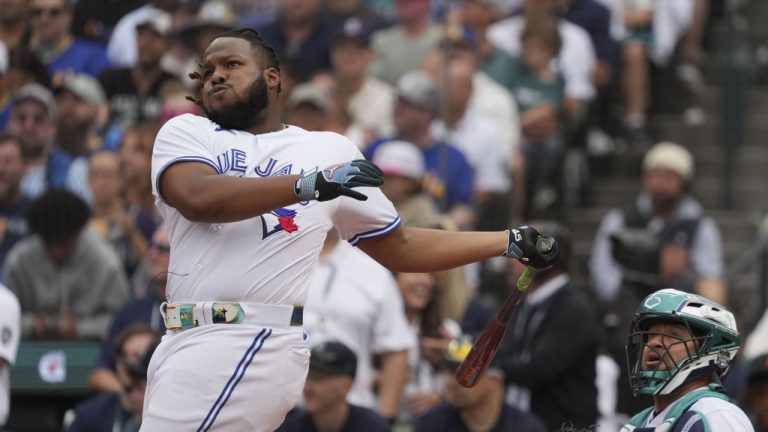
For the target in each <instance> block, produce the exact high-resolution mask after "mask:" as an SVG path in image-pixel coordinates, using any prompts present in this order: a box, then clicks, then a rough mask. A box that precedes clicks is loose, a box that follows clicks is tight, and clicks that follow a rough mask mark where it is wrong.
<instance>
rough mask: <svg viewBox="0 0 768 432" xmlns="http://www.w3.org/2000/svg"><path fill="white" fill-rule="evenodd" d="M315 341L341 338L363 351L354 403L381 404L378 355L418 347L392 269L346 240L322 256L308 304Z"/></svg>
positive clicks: (351, 396) (306, 327)
mask: <svg viewBox="0 0 768 432" xmlns="http://www.w3.org/2000/svg"><path fill="white" fill-rule="evenodd" d="M304 330H305V331H306V332H307V333H308V334H309V342H310V344H311V345H317V344H320V343H322V342H325V341H329V340H335V341H339V342H341V343H343V344H345V345H347V346H348V347H349V348H350V349H352V351H354V352H355V354H356V355H357V372H356V375H355V383H354V385H353V386H352V390H351V391H350V392H349V394H348V395H347V399H348V400H349V402H350V403H352V404H355V405H360V406H364V407H367V408H371V409H376V397H375V395H374V392H373V384H374V378H375V377H374V368H373V356H374V355H376V354H382V353H387V352H396V351H406V350H410V349H411V348H412V347H413V338H411V337H410V331H409V329H408V322H407V321H406V319H405V312H404V311H403V302H402V299H401V297H400V291H399V289H398V286H397V282H395V278H394V277H393V276H392V273H390V271H389V270H387V269H386V268H384V267H382V266H381V264H379V263H377V262H376V261H374V260H373V259H372V258H370V257H369V256H368V255H366V254H364V253H363V252H361V251H360V250H358V249H357V248H354V247H352V246H350V245H349V244H347V243H346V242H339V243H338V244H337V245H336V247H334V249H333V250H332V251H331V253H329V254H328V255H327V256H325V257H323V258H321V259H320V261H319V262H318V266H317V271H316V272H315V274H314V276H313V277H312V279H311V282H310V287H309V296H308V298H307V303H306V305H305V307H304Z"/></svg>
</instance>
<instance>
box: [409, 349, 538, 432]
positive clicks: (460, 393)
mask: <svg viewBox="0 0 768 432" xmlns="http://www.w3.org/2000/svg"><path fill="white" fill-rule="evenodd" d="M472 344H473V342H472V338H471V337H469V336H461V337H459V338H457V339H455V340H453V341H451V342H450V343H449V344H448V349H447V350H446V352H445V358H444V359H443V363H444V366H445V368H446V370H447V371H448V372H449V373H450V374H449V375H450V376H448V377H446V378H447V379H446V381H447V385H446V387H445V390H444V391H443V398H444V400H445V402H443V403H442V404H440V405H438V406H436V407H435V408H432V409H431V410H430V411H428V412H427V413H426V414H424V416H422V417H421V418H420V419H419V420H418V421H417V422H416V427H415V428H414V432H432V431H441V432H469V431H489V432H503V431H516V432H544V431H546V430H547V429H546V427H545V426H544V423H542V422H541V420H540V419H539V418H538V417H536V416H535V415H533V414H531V413H527V412H524V411H521V410H520V409H518V408H515V407H513V406H511V405H510V404H508V403H507V402H505V401H504V393H505V388H504V372H502V371H501V369H499V368H498V367H497V366H496V365H495V364H491V366H490V367H489V368H488V369H487V370H485V371H483V373H482V374H483V375H482V376H481V377H480V378H479V379H478V381H477V383H476V384H475V385H474V386H473V387H462V386H461V385H459V383H458V381H456V379H455V378H454V376H453V375H454V373H455V371H456V369H458V367H459V365H460V364H461V362H462V361H464V359H465V358H466V357H467V355H468V354H469V352H470V350H471V349H472Z"/></svg>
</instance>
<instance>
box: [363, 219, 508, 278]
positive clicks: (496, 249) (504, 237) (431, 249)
mask: <svg viewBox="0 0 768 432" xmlns="http://www.w3.org/2000/svg"><path fill="white" fill-rule="evenodd" d="M508 241H509V236H508V233H507V232H506V231H495V232H455V231H443V230H433V229H424V228H411V227H409V228H399V229H397V230H395V231H394V232H392V233H391V234H389V235H386V236H384V237H380V238H377V239H369V240H365V241H363V242H361V243H360V245H359V248H360V249H362V250H363V251H364V252H365V253H367V254H368V255H370V256H371V257H373V258H374V259H375V260H376V261H378V262H379V263H380V264H382V265H383V266H385V267H386V268H388V269H389V270H391V271H396V272H405V273H426V272H433V271H439V270H446V269H449V268H454V267H459V266H462V265H466V264H470V263H473V262H477V261H481V260H484V259H488V258H491V257H495V256H499V255H501V254H503V253H504V252H505V251H506V250H507V246H508Z"/></svg>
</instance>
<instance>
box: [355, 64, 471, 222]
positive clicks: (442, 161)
mask: <svg viewBox="0 0 768 432" xmlns="http://www.w3.org/2000/svg"><path fill="white" fill-rule="evenodd" d="M438 109H439V107H438V96H437V90H436V88H435V83H434V80H433V79H432V77H430V76H429V75H428V74H427V73H425V72H422V71H412V72H409V73H408V74H406V75H403V77H402V78H400V81H399V82H398V86H397V100H396V101H395V108H394V124H395V129H396V133H395V137H396V138H397V139H399V140H404V141H408V142H411V143H413V144H415V145H416V146H418V147H419V148H420V149H421V151H422V155H423V156H424V165H425V167H426V169H427V174H426V175H425V180H424V188H425V191H426V192H427V193H428V194H429V195H431V196H432V198H433V199H434V200H435V202H436V204H437V205H438V208H439V209H440V210H441V211H442V212H446V213H448V214H449V215H450V217H451V219H452V220H453V221H454V223H455V224H456V225H457V226H458V227H466V226H468V225H470V224H471V223H472V221H473V219H474V215H473V210H472V208H471V205H472V194H473V192H474V187H473V180H472V179H473V178H474V174H473V172H472V167H471V166H470V165H469V163H468V162H467V159H466V157H465V156H464V154H463V153H462V152H461V151H460V150H458V149H457V148H455V147H453V146H451V145H450V144H448V143H445V142H442V141H439V140H437V139H435V137H434V136H433V135H432V133H431V132H430V125H431V124H432V122H433V121H434V120H435V118H436V117H437V114H438ZM386 141H387V139H383V140H379V141H376V142H374V143H372V144H371V145H370V146H369V147H368V148H367V149H366V151H365V154H366V156H367V157H368V158H369V159H372V157H373V155H375V154H376V149H377V147H378V146H379V145H380V144H382V143H383V142H386Z"/></svg>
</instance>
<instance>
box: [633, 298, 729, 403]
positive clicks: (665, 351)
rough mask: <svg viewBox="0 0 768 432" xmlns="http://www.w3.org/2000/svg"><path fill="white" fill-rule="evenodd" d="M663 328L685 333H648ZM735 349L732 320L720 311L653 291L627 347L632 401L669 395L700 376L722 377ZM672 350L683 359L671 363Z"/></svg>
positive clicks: (642, 306) (640, 311) (702, 300)
mask: <svg viewBox="0 0 768 432" xmlns="http://www.w3.org/2000/svg"><path fill="white" fill-rule="evenodd" d="M662 323H666V324H677V325H680V326H684V328H685V330H682V331H681V332H679V333H674V334H670V333H664V334H662V333H657V332H650V331H649V329H650V328H651V326H653V325H654V324H662ZM652 341H653V342H652ZM740 345H741V341H740V339H739V332H738V330H737V329H736V319H735V318H734V316H733V314H732V313H731V312H729V311H728V310H726V309H725V308H724V307H723V306H721V305H719V304H717V303H715V302H713V301H711V300H709V299H706V298H704V297H701V296H698V295H695V294H689V293H686V292H683V291H679V290H675V289H663V290H659V291H656V292H655V293H653V294H651V295H649V296H648V297H646V298H645V299H644V300H643V302H642V303H641V304H640V307H638V309H637V312H636V313H635V319H634V321H633V322H632V331H631V333H630V336H629V341H628V343H627V346H626V354H627V363H628V365H629V381H630V385H631V386H632V391H633V393H634V394H635V396H637V395H640V394H649V395H663V394H669V393H671V392H672V391H673V390H675V389H676V388H678V387H679V386H680V385H681V384H683V383H685V382H688V381H690V380H692V379H695V378H698V377H701V376H702V375H706V376H709V375H710V374H711V373H716V374H717V375H718V376H721V375H723V374H725V372H726V371H727V370H728V366H729V365H730V364H731V361H732V360H733V358H734V357H735V356H736V352H737V351H738V350H739V346H740ZM671 350H675V351H680V350H684V351H685V352H686V354H687V356H685V357H683V358H681V359H678V360H677V361H675V360H674V359H673V358H672V356H671V355H670V351H671Z"/></svg>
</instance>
